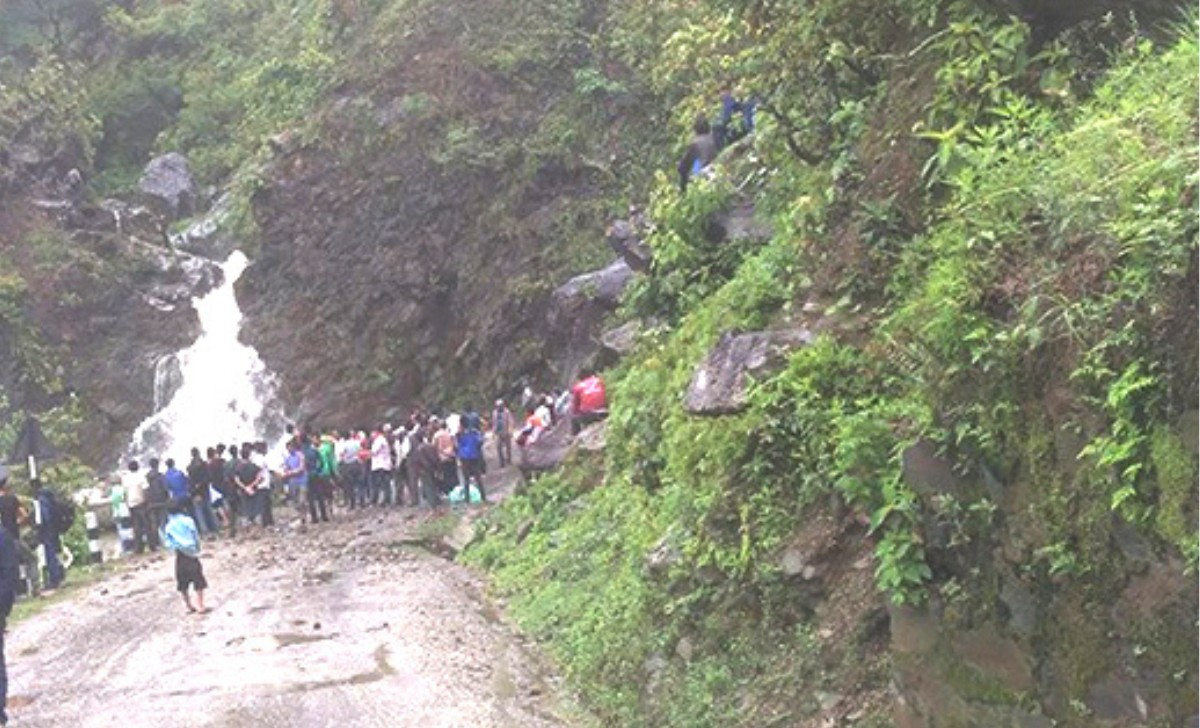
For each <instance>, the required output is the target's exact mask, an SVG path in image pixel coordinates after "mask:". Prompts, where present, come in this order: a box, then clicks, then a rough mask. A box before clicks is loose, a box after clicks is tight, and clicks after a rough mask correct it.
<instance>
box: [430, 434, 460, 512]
mask: <svg viewBox="0 0 1200 728" xmlns="http://www.w3.org/2000/svg"><path fill="white" fill-rule="evenodd" d="M435 422H436V421H435ZM435 426H436V428H437V429H436V431H435V432H434V435H433V446H434V447H435V448H437V456H438V468H439V470H440V472H439V476H440V478H439V479H440V481H441V483H440V485H441V489H442V493H443V494H449V493H450V491H452V490H454V486H456V485H458V452H457V450H456V448H455V444H454V435H453V434H452V433H451V432H450V426H449V424H447V423H442V422H438V423H437V424H436V425H435Z"/></svg>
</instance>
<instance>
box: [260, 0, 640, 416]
mask: <svg viewBox="0 0 1200 728" xmlns="http://www.w3.org/2000/svg"><path fill="white" fill-rule="evenodd" d="M414 12H417V11H414ZM522 12H523V11H522ZM581 12H582V11H581ZM497 13H498V9H497V8H493V7H491V6H484V5H478V6H477V5H475V4H466V5H464V6H462V7H459V8H457V9H456V10H455V13H454V14H450V13H443V12H442V11H440V10H437V9H433V8H425V9H424V10H421V11H419V14H420V15H421V17H420V20H419V21H417V20H413V21H412V25H413V27H414V28H415V29H414V30H413V32H411V33H408V32H406V33H405V34H404V38H405V39H404V40H403V41H399V42H398V45H395V47H390V48H389V50H388V55H389V58H394V59H395V61H392V62H389V63H388V64H387V66H386V68H384V69H379V70H377V71H376V72H377V73H379V74H380V75H379V76H377V77H376V76H373V75H371V74H364V76H362V77H361V78H359V79H358V83H357V85H356V87H354V88H347V89H343V90H342V93H341V95H340V96H339V98H338V99H336V100H334V101H332V102H331V103H330V104H329V105H328V106H327V108H326V109H325V110H324V111H323V116H322V118H321V121H320V126H321V130H322V131H321V133H320V135H319V137H318V138H317V140H315V141H312V142H310V143H305V142H304V141H302V140H300V139H297V138H296V137H295V135H292V134H283V135H280V136H279V137H277V138H276V139H275V140H274V141H273V144H272V146H273V149H274V152H275V156H274V159H273V161H272V162H271V163H270V165H269V166H268V171H267V173H266V174H265V179H264V182H263V184H262V186H261V188H260V189H259V191H258V192H257V194H256V195H255V197H254V200H253V202H254V216H255V220H256V222H257V225H258V228H259V232H260V239H261V245H260V249H259V251H258V252H257V254H256V255H255V256H254V257H255V264H254V265H253V267H252V268H251V269H250V270H249V271H248V272H247V274H246V276H245V277H244V278H243V279H242V280H241V281H240V282H239V286H238V295H239V299H240V301H241V302H242V304H243V309H244V311H245V313H246V316H247V327H246V331H245V334H244V335H245V337H246V339H247V340H248V341H249V342H251V343H252V344H254V345H255V347H256V348H258V350H259V351H260V352H261V354H262V356H263V357H264V359H265V360H266V361H267V363H268V364H269V365H270V366H271V367H272V368H273V369H274V370H276V371H277V372H279V373H280V375H281V377H282V380H283V384H284V386H283V387H282V392H283V396H284V397H285V398H286V399H287V400H289V403H290V404H291V405H292V406H293V408H294V409H295V411H297V412H298V413H299V415H300V416H301V417H303V418H305V419H307V420H318V421H321V422H331V423H339V424H344V423H348V422H360V421H368V420H373V419H375V418H378V417H379V416H381V415H383V414H385V413H386V412H387V410H388V409H389V408H399V407H403V406H408V405H411V404H414V403H417V402H419V401H420V402H445V403H457V404H465V403H467V402H468V401H473V402H476V403H480V402H484V401H488V400H490V398H492V397H494V396H496V395H497V394H499V393H503V392H506V391H509V390H511V389H512V388H513V385H514V379H516V378H518V377H521V376H527V377H530V378H532V379H534V380H535V381H537V382H539V383H541V384H544V385H547V386H548V385H550V384H563V383H565V382H566V379H567V378H568V377H569V376H570V375H571V374H572V373H573V371H572V370H573V369H574V368H576V367H577V366H578V365H579V363H580V361H581V360H582V359H583V358H585V357H586V352H584V353H580V352H581V351H582V350H583V349H586V348H588V346H587V342H588V340H589V338H590V337H592V336H593V335H598V333H599V332H598V326H599V323H600V321H599V320H597V319H599V318H602V317H603V316H604V315H605V313H606V311H607V310H609V308H610V307H606V306H604V305H602V306H600V307H598V308H593V307H586V308H587V310H586V311H584V310H576V309H573V310H572V313H571V314H570V315H566V316H559V317H558V318H557V319H555V320H554V321H553V322H552V321H551V318H553V317H552V312H551V309H552V308H553V307H554V305H555V300H556V299H555V298H554V297H553V296H552V291H553V290H554V289H555V288H556V287H557V286H559V285H560V284H561V283H562V282H563V281H564V280H566V278H567V277H568V276H569V275H570V274H572V273H578V272H580V271H583V270H587V269H590V268H600V267H602V266H603V265H604V264H605V263H607V262H608V261H610V260H611V259H612V257H613V256H612V254H611V252H609V251H608V250H607V249H606V248H605V245H604V242H603V239H604V222H605V218H606V216H607V214H608V209H607V205H609V204H611V203H610V202H608V201H609V200H612V199H613V198H614V197H616V196H617V195H618V194H619V191H620V190H621V189H624V188H625V187H626V186H631V185H633V184H635V183H636V182H637V181H638V180H640V179H642V178H643V176H644V175H645V174H646V170H645V168H644V166H643V167H640V168H639V170H640V171H639V172H638V173H636V174H632V173H631V174H629V175H627V176H624V177H622V176H619V175H618V174H617V173H618V171H620V170H622V169H623V167H622V165H625V164H628V163H629V154H630V153H631V152H632V151H633V149H632V147H631V145H628V146H627V144H628V142H629V141H630V140H632V139H634V138H635V137H633V136H631V135H630V127H629V125H628V123H627V122H628V121H629V120H628V119H627V117H626V115H625V114H624V111H623V110H622V109H621V108H618V107H615V106H611V105H608V104H606V103H605V102H603V100H602V99H601V100H599V101H597V100H595V99H592V98H590V97H589V98H580V97H579V96H578V94H577V92H576V90H575V88H574V81H573V80H572V75H571V71H570V70H569V68H568V67H567V66H565V65H564V66H562V67H558V66H553V65H550V66H535V65H533V64H530V65H526V66H519V67H517V68H516V69H513V68H501V67H499V66H498V61H497V60H496V58H495V57H494V56H493V55H492V54H493V53H499V52H501V47H500V46H499V45H495V46H493V45H490V44H491V43H492V41H490V40H486V39H485V40H480V38H479V37H478V31H471V29H470V28H467V27H464V24H463V23H462V22H460V20H459V19H460V18H462V17H468V18H471V22H470V25H471V26H472V27H475V25H476V23H477V22H485V23H486V24H489V25H494V26H496V28H500V29H503V30H502V31H496V32H503V33H506V32H508V31H509V30H514V29H515V26H516V25H517V24H519V23H521V22H523V21H522V20H521V18H520V16H521V13H520V12H518V13H508V12H505V13H499V14H497ZM586 15H587V13H582V16H581V17H565V18H556V19H554V20H553V21H546V20H544V19H541V20H533V19H529V20H528V22H531V23H533V22H536V23H545V22H552V23H561V24H562V25H561V27H560V26H558V25H552V26H551V27H552V30H550V31H547V33H548V36H547V37H549V34H557V33H562V34H563V38H564V40H563V43H562V45H561V46H555V48H559V49H560V50H559V51H553V52H565V53H568V54H578V53H583V52H584V51H583V50H582V49H580V48H579V47H577V43H578V41H577V40H570V38H572V37H575V36H574V35H573V34H574V33H575V31H576V30H577V29H579V28H581V27H584V26H586V24H587V23H589V22H594V21H590V20H589V19H588V18H587V17H584V16H586ZM493 16H494V17H493ZM485 17H486V18H487V19H486V20H485ZM488 32H489V33H490V32H492V31H491V30H489V31H488ZM531 42H533V41H531ZM541 42H542V41H541V40H538V41H536V43H541ZM561 49H565V51H564V50H561ZM543 51H544V52H552V51H550V50H547V49H546V48H542V47H541V46H537V48H536V49H535V50H534V51H531V52H533V53H540V52H543ZM404 59H408V61H407V62H401V61H403V60H404ZM581 105H582V108H581ZM562 114H570V115H571V116H569V117H566V116H562ZM589 119H590V122H589ZM589 123H590V126H589ZM562 124H571V125H573V126H574V127H577V128H572V129H571V134H572V137H571V138H572V139H574V140H575V141H574V142H572V143H564V142H563V140H561V139H559V138H558V137H557V136H556V135H560V134H562V133H563V132H564V128H563V127H561V126H560V125H562ZM596 160H601V161H596ZM630 166H632V165H630ZM589 292H590V289H589ZM560 298H561V297H560ZM567 298H572V299H574V298H578V296H574V297H572V296H568V297H567ZM568 303H569V302H568ZM579 317H584V318H586V319H588V320H587V321H586V322H584V323H583V325H582V329H581V330H582V331H583V333H582V334H580V332H579V331H578V330H577V325H578V323H579V322H578V321H577V319H578V318H579ZM581 338H582V339H583V340H584V345H583V346H580V339H581ZM477 406H479V405H477Z"/></svg>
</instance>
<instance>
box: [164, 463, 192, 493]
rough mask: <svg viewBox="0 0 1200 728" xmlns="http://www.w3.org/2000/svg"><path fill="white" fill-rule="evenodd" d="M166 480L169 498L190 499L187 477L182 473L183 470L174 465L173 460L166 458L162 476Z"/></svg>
mask: <svg viewBox="0 0 1200 728" xmlns="http://www.w3.org/2000/svg"><path fill="white" fill-rule="evenodd" d="M163 478H164V479H165V480H166V485H167V492H168V493H170V494H171V500H191V495H192V494H191V493H189V492H188V477H187V476H186V475H184V474H183V471H182V470H180V469H179V468H177V467H175V461H174V460H172V459H170V458H168V459H167V472H166V474H165V475H164V476H163Z"/></svg>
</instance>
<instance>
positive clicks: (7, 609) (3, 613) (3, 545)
mask: <svg viewBox="0 0 1200 728" xmlns="http://www.w3.org/2000/svg"><path fill="white" fill-rule="evenodd" d="M2 477H4V478H5V479H7V476H6V475H4V476H2ZM16 544H17V539H16V537H15V536H14V535H13V534H12V533H9V531H8V529H6V528H3V529H0V726H2V725H8V712H7V711H8V663H7V661H6V660H5V658H4V631H5V630H6V629H8V615H9V614H11V613H12V607H13V602H14V601H15V600H16V598H17V584H18V583H19V582H20V581H21V570H20V567H19V566H18V564H19V556H18V553H17V545H16Z"/></svg>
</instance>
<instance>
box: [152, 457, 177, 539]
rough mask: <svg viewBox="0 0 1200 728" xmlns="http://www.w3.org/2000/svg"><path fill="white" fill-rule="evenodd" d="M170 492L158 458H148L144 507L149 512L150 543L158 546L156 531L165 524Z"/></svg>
mask: <svg viewBox="0 0 1200 728" xmlns="http://www.w3.org/2000/svg"><path fill="white" fill-rule="evenodd" d="M170 500H171V494H170V492H169V491H168V490H167V479H166V477H164V476H163V474H162V471H160V470H159V469H158V458H150V468H149V469H148V470H147V471H146V508H147V510H148V511H149V513H150V524H151V529H150V543H151V544H153V548H154V549H157V548H158V532H159V531H160V530H161V529H162V527H163V526H165V525H166V524H167V503H169V502H170Z"/></svg>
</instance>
